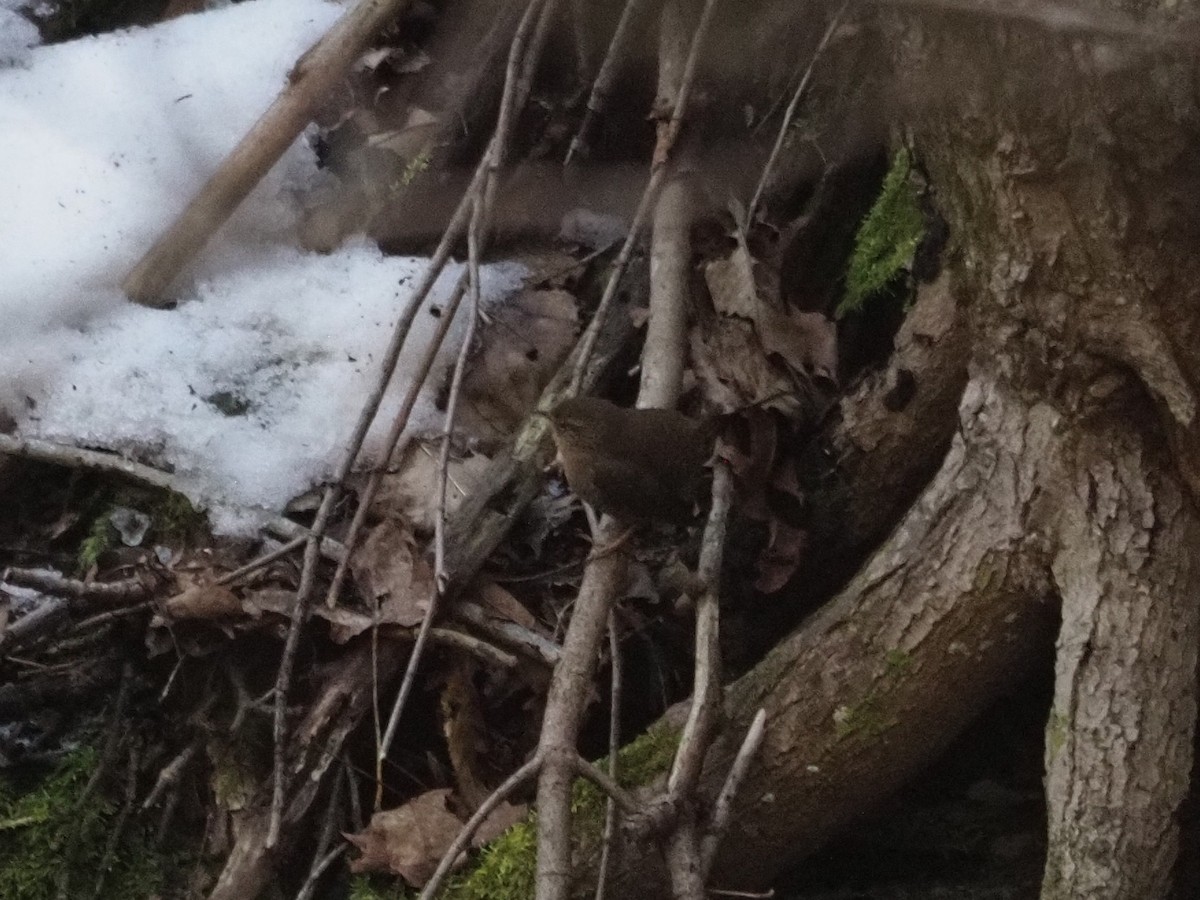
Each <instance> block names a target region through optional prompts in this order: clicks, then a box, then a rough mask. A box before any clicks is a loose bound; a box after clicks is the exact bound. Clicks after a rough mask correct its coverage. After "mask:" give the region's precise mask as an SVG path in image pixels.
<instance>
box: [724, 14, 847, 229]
mask: <svg viewBox="0 0 1200 900" xmlns="http://www.w3.org/2000/svg"><path fill="white" fill-rule="evenodd" d="M850 3H851V0H844V2H843V3H842V5H841V6H840V7H839V8H838V11H837V12H836V13H834V14H833V18H832V19H830V20H829V25H828V26H827V27H826V28H825V33H824V34H823V35H821V40H820V42H819V43H818V44H817V49H816V50H814V51H813V55H812V59H811V60H809V63H808V68H807V69H805V71H804V77H803V78H801V79H800V84H798V85H797V86H796V91H795V93H793V94H792V99H791V102H790V103H788V107H787V111H786V112H784V114H783V121H782V122H780V123H779V133H778V134H777V135H776V136H775V146H773V147H772V148H771V155H770V156H769V157H767V164H766V165H765V166H764V167H763V173H762V175H761V176H760V177H759V179H758V186H757V187H756V188H755V189H754V196H753V197H751V198H750V206H749V208H748V209H747V210H746V222H747V223H751V222H753V221H754V213H755V211H756V210H757V209H758V204H759V203H760V202H761V201H762V195H763V191H765V190H766V189H767V182H768V181H769V180H770V178H771V173H772V171H773V170H774V168H775V164H776V163H777V162H778V161H779V154H780V153H781V152H782V150H783V142H784V139H785V138H786V137H787V132H788V128H789V126H791V124H792V119H793V118H794V117H795V115H796V109H797V108H798V107H799V106H800V99H801V98H802V97H803V96H804V92H805V91H806V90H807V89H808V82H809V81H810V80H811V79H812V73H813V69H814V68H816V65H817V60H819V59H820V58H821V54H822V53H824V52H825V47H826V46H827V45H828V44H829V40H830V38H832V37H833V35H834V32H836V31H837V29H838V25H840V24H841V22H842V16H843V15H845V13H846V9H847V8H848V7H849V6H850Z"/></svg>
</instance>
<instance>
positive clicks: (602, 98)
mask: <svg viewBox="0 0 1200 900" xmlns="http://www.w3.org/2000/svg"><path fill="white" fill-rule="evenodd" d="M642 2H643V0H625V7H624V9H622V10H621V18H619V19H618V20H617V27H616V28H615V29H614V30H613V35H612V39H611V40H610V41H609V42H608V50H607V51H606V52H605V54H604V62H602V63H601V64H600V71H599V73H598V74H597V75H596V81H595V82H594V83H593V84H592V93H591V95H590V96H589V97H588V101H587V109H586V110H585V111H584V113H583V121H582V122H580V123H579V130H578V131H576V132H575V136H574V137H573V138H571V146H570V148H568V150H567V158H566V159H565V160H564V161H563V165H564V166H569V165H570V164H571V160H572V159H573V158H574V156H575V154H576V153H586V152H587V136H588V134H589V132H590V131H591V130H592V123H593V121H595V118H596V116H598V115H599V114H600V113H602V112H603V111H604V104H605V103H606V102H607V101H608V92H609V91H610V90H612V85H613V82H614V81H615V80H616V77H617V66H618V64H619V63H620V62H621V59H622V57H623V56H624V55H625V50H626V47H627V46H628V42H629V41H628V39H629V35H630V26H631V25H632V24H633V21H634V14H635V13H636V12H637V10H638V8H639V4H641V3H642Z"/></svg>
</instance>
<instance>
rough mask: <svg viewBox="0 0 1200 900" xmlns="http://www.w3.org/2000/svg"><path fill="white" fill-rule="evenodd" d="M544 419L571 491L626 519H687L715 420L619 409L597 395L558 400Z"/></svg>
mask: <svg viewBox="0 0 1200 900" xmlns="http://www.w3.org/2000/svg"><path fill="white" fill-rule="evenodd" d="M548 418H549V419H550V424H551V425H552V426H553V428H554V440H555V443H557V444H558V452H559V455H560V456H561V457H562V461H563V470H564V471H565V472H566V475H567V482H568V483H569V484H570V486H571V490H572V491H574V492H575V494H576V496H578V497H579V498H580V499H581V500H584V501H586V502H587V503H590V504H591V505H592V506H593V507H594V508H595V509H596V510H598V511H600V512H605V513H608V514H610V515H612V516H614V517H615V518H617V519H620V520H622V521H625V522H645V521H650V520H655V519H662V520H669V521H675V522H681V521H686V520H687V519H688V518H689V517H690V516H691V515H692V514H693V512H694V508H695V503H696V501H697V499H698V494H699V489H700V485H701V483H702V480H703V476H704V464H705V463H706V462H708V459H709V457H710V456H711V455H712V449H713V441H714V439H715V437H716V432H715V428H714V425H713V424H712V423H711V422H708V421H703V422H701V421H697V420H695V419H692V418H689V417H688V416H685V415H684V414H683V413H681V412H677V411H676V410H673V409H626V408H624V407H620V406H617V405H616V404H614V403H610V402H609V401H607V400H602V399H601V398H599V397H574V398H572V399H570V400H564V401H563V402H562V403H559V404H558V406H556V407H555V408H554V409H553V411H551V412H550V414H549V416H548Z"/></svg>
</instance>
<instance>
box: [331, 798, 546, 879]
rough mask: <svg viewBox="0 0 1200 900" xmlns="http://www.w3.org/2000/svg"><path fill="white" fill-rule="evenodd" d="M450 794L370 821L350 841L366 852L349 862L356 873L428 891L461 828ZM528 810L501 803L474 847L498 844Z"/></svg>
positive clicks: (421, 800)
mask: <svg viewBox="0 0 1200 900" xmlns="http://www.w3.org/2000/svg"><path fill="white" fill-rule="evenodd" d="M449 800H450V791H449V790H446V789H444V788H442V789H439V790H434V791H427V792H426V793H424V794H421V795H420V796H417V797H414V798H413V799H412V800H410V801H409V802H408V803H405V804H404V805H403V806H401V807H398V808H396V809H389V810H385V811H383V812H378V813H375V815H373V816H371V824H370V825H368V826H367V827H366V829H365V830H363V831H361V832H359V833H358V834H347V835H346V840H348V841H350V843H352V844H354V846H355V847H357V848H358V849H359V850H360V851H361V852H362V856H361V857H360V858H359V859H356V860H354V861H353V862H351V863H350V870H351V871H352V872H390V873H392V874H395V875H399V876H400V877H401V878H403V879H404V880H405V881H406V882H408V884H409V885H411V886H412V887H415V888H420V887H423V886H424V885H425V884H426V883H427V882H428V881H429V879H430V877H432V875H433V873H434V871H435V870H436V869H437V865H438V862H439V861H440V860H441V858H442V856H443V855H444V854H445V853H446V851H447V850H449V849H450V845H451V844H452V843H453V842H454V839H455V838H456V837H457V836H458V832H459V830H460V829H461V828H462V824H463V823H462V821H461V820H460V819H459V818H458V816H456V815H454V813H453V812H451V811H450V808H449ZM524 814H525V810H524V808H523V807H518V806H513V805H511V804H508V803H502V804H500V806H499V807H498V808H497V809H496V810H495V811H494V812H493V813H492V814H491V815H490V816H488V817H487V819H485V820H484V822H483V824H482V825H481V826H480V828H479V830H478V831H477V832H476V834H475V838H474V840H473V841H472V842H471V844H472V846H474V847H480V846H482V845H483V844H484V843H487V842H488V841H491V840H493V839H494V838H495V837H496V836H497V835H499V834H500V833H501V832H502V831H504V830H505V829H506V828H508V827H510V826H511V825H513V824H514V823H515V822H517V821H518V820H519V819H520V818H521V817H522V816H523V815H524Z"/></svg>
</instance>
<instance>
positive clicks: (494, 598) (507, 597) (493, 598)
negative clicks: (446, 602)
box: [471, 581, 541, 631]
mask: <svg viewBox="0 0 1200 900" xmlns="http://www.w3.org/2000/svg"><path fill="white" fill-rule="evenodd" d="M471 593H472V594H474V596H475V599H476V601H478V603H479V605H480V606H482V607H483V608H484V609H485V610H486V611H487V613H488V615H489V616H490V617H491V618H493V619H496V620H498V621H501V622H513V623H515V624H517V625H520V626H521V627H522V628H527V629H529V630H530V631H540V630H541V629H540V627H539V626H538V621H537V619H536V618H534V615H533V613H531V612H530V611H529V610H527V609H526V608H525V607H524V606H522V605H521V601H520V600H518V599H517V598H516V597H514V596H513V595H512V593H511V592H510V591H508V590H506V589H504V588H502V587H501V586H500V585H498V584H496V582H494V581H486V582H476V585H475V587H474V589H473V590H472V592H471Z"/></svg>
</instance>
